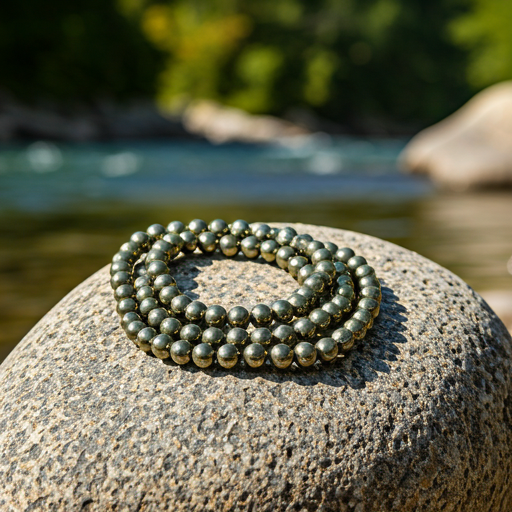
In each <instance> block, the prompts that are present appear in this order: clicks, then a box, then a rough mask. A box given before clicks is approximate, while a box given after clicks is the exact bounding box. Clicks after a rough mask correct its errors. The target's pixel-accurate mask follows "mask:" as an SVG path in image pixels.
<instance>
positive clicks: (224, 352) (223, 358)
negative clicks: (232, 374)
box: [217, 343, 239, 368]
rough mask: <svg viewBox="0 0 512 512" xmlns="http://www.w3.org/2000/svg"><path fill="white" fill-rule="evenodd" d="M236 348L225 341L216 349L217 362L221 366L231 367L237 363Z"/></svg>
mask: <svg viewBox="0 0 512 512" xmlns="http://www.w3.org/2000/svg"><path fill="white" fill-rule="evenodd" d="M238 354H239V352H238V350H237V348H236V347H235V345H233V344H232V343H226V344H225V345H222V346H221V347H219V350H217V362H218V363H219V364H220V365H221V366H222V367H223V368H233V366H235V365H236V363H238Z"/></svg>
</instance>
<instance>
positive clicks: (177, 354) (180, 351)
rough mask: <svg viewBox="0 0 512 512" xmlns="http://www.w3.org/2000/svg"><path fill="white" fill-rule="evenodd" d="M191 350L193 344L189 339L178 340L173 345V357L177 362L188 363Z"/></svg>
mask: <svg viewBox="0 0 512 512" xmlns="http://www.w3.org/2000/svg"><path fill="white" fill-rule="evenodd" d="M191 352H192V345H191V344H190V343H189V342H188V341H187V340H178V341H175V342H174V343H173V344H172V345H171V351H170V353H171V357H172V360H173V361H174V362H175V363H176V364H187V363H188V362H189V361H190V353H191Z"/></svg>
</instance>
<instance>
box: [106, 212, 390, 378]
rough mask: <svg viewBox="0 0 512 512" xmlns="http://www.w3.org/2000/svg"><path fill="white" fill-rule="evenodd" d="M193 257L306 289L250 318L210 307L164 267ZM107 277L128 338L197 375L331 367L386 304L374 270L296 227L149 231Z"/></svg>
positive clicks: (240, 310) (241, 311)
mask: <svg viewBox="0 0 512 512" xmlns="http://www.w3.org/2000/svg"><path fill="white" fill-rule="evenodd" d="M196 249H199V250H200V251H201V252H202V253H204V254H213V253H215V252H217V251H218V252H220V253H221V254H223V255H224V256H226V257H228V258H233V257H235V256H237V255H238V254H239V253H240V252H241V253H242V254H243V255H244V256H245V257H246V258H248V259H250V260H251V259H252V260H254V259H256V258H262V259H263V260H265V261H266V262H268V263H270V264H277V266H279V267H280V268H282V269H283V270H285V271H287V272H288V273H289V274H290V275H291V276H292V277H293V278H294V279H295V280H296V281H297V282H298V284H299V286H300V287H299V288H298V289H297V290H296V291H295V292H293V293H292V294H291V295H290V296H289V297H288V298H287V299H280V300H277V301H275V302H273V303H272V304H271V305H270V306H268V305H266V304H258V305H256V306H254V307H253V308H252V310H251V311H249V310H247V309H246V308H244V307H242V306H235V307H233V308H231V309H230V310H229V311H226V310H225V309H224V308H223V307H222V306H219V305H210V306H207V305H206V304H203V303H202V302H201V301H199V300H192V299H191V298H190V297H188V296H187V295H185V294H183V293H182V292H181V291H180V289H179V288H178V286H177V284H176V281H175V279H174V278H173V277H172V276H171V275H170V271H169V267H168V263H169V262H170V261H171V260H173V259H175V258H177V257H178V256H180V255H185V256H186V255H187V254H191V253H193V252H194V251H196ZM110 274H111V280H110V284H111V286H112V288H113V289H114V296H115V299H116V301H117V312H118V314H119V315H120V317H121V326H122V327H123V329H124V331H125V332H126V335H127V336H128V338H129V339H130V340H132V341H133V342H134V343H135V345H136V346H137V347H138V348H139V349H141V350H143V351H144V352H152V353H153V354H154V355H155V356H156V357H158V358H160V359H168V358H171V359H172V360H173V361H174V362H175V363H177V364H179V365H185V364H188V363H189V362H190V361H192V362H193V363H195V365H197V366H198V367H200V368H207V367H209V366H211V365H219V366H221V367H223V368H233V367H235V366H236V365H240V366H244V365H247V366H249V367H252V368H258V367H261V366H263V365H264V364H265V362H267V364H273V365H274V366H276V367H277V368H281V369H284V368H288V367H289V366H290V365H292V363H294V362H296V363H297V364H298V365H300V366H302V367H308V366H311V365H313V364H315V362H318V363H323V364H326V363H329V362H331V361H333V360H335V359H336V358H337V357H339V356H341V355H343V354H344V353H346V352H347V351H349V350H350V349H351V348H352V347H353V346H354V344H355V342H356V341H357V340H361V339H362V338H363V337H364V336H365V334H366V331H367V330H368V329H370V328H371V327H372V325H373V321H374V319H375V318H376V317H377V315H378V314H379V309H380V301H381V297H382V295H381V286H380V282H379V280H378V278H377V277H376V275H375V270H374V269H373V268H372V267H370V266H369V265H368V264H367V262H366V259H365V258H363V257H362V256H356V255H355V253H354V251H353V250H352V249H350V248H348V247H343V248H338V246H337V245H336V244H333V243H331V242H320V241H318V240H314V239H313V237H311V236H310V235H308V234H298V233H297V231H296V230H295V229H294V228H292V227H285V228H282V229H279V228H272V227H270V226H268V225H267V224H263V223H254V224H248V223H247V222H246V221H243V220H237V221H235V222H233V223H232V224H230V225H228V224H227V223H226V222H224V221H223V220H220V219H217V220H214V221H212V222H211V223H210V224H209V225H208V224H207V223H206V222H205V221H203V220H200V219H195V220H193V221H191V222H190V223H189V224H188V225H187V226H185V225H184V224H183V223H182V222H180V221H173V222H171V223H170V224H169V225H168V226H167V228H165V227H164V226H162V225H160V224H153V225H151V226H150V227H149V228H148V229H147V231H146V232H143V231H138V232H136V233H134V234H133V235H132V236H131V238H130V241H129V242H127V243H125V244H123V245H122V246H121V248H120V250H119V252H117V253H116V254H115V255H114V257H113V258H112V265H111V267H110ZM241 356H242V357H241Z"/></svg>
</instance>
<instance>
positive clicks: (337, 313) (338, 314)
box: [322, 301, 344, 324]
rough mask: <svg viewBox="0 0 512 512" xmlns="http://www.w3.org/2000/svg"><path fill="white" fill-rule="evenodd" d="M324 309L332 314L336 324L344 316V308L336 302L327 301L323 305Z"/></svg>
mask: <svg viewBox="0 0 512 512" xmlns="http://www.w3.org/2000/svg"><path fill="white" fill-rule="evenodd" d="M322 309H323V310H324V311H327V313H329V315H330V316H331V319H332V322H333V323H334V324H336V323H338V322H339V321H340V320H341V318H342V317H343V313H344V311H343V309H341V307H340V306H339V305H338V304H336V303H335V302H332V301H330V302H326V303H325V304H324V305H323V306H322Z"/></svg>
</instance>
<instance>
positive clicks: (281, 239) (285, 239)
mask: <svg viewBox="0 0 512 512" xmlns="http://www.w3.org/2000/svg"><path fill="white" fill-rule="evenodd" d="M296 236H297V231H295V229H293V228H291V227H286V228H283V229H280V230H279V233H278V234H277V236H276V242H277V243H278V244H279V245H290V243H291V242H292V240H293V239H294V238H295V237H296Z"/></svg>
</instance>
